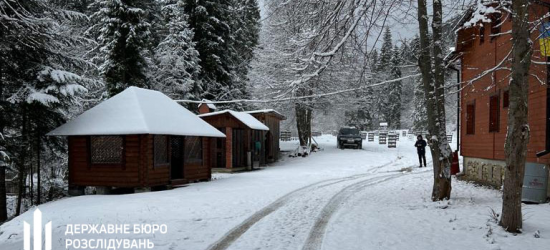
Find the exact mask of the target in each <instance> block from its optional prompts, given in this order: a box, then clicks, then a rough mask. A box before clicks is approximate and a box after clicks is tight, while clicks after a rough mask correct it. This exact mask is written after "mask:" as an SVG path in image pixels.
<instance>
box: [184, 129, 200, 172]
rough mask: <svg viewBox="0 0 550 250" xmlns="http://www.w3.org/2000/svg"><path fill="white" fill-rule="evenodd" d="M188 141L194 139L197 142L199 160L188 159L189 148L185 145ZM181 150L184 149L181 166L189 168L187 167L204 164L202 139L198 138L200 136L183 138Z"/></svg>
mask: <svg viewBox="0 0 550 250" xmlns="http://www.w3.org/2000/svg"><path fill="white" fill-rule="evenodd" d="M190 139H195V140H197V141H198V143H199V155H200V159H198V158H194V159H190V158H189V155H190V154H189V152H190V151H189V150H190V148H189V147H188V145H187V142H188V140H190ZM183 148H184V153H183V165H184V166H189V165H203V164H204V161H205V157H204V143H203V138H202V137H200V136H185V137H184V138H183Z"/></svg>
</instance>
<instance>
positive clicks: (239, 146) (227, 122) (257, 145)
mask: <svg viewBox="0 0 550 250" xmlns="http://www.w3.org/2000/svg"><path fill="white" fill-rule="evenodd" d="M205 106H207V105H202V106H201V107H205ZM201 107H199V110H202V111H203V112H204V111H205V110H206V109H201ZM209 110H211V109H209ZM199 117H200V118H202V119H204V121H206V122H208V123H209V124H210V125H212V126H214V127H216V128H217V129H218V130H219V131H221V132H222V133H224V134H225V136H226V137H225V138H220V139H217V140H216V142H215V143H212V144H211V145H210V148H209V150H210V155H211V156H212V168H216V169H217V170H222V171H223V170H225V171H229V172H232V171H239V170H245V169H251V168H252V167H253V166H252V165H253V164H254V163H256V164H257V165H259V164H261V162H265V160H264V159H262V158H263V157H264V156H265V153H264V152H265V146H263V145H262V142H263V141H264V138H265V134H266V132H268V131H269V128H268V127H267V126H265V125H264V124H262V123H261V122H260V121H258V120H257V119H256V118H254V117H253V116H251V115H250V114H247V113H243V112H237V111H233V110H222V111H217V112H210V113H203V114H200V115H199ZM249 157H250V158H249Z"/></svg>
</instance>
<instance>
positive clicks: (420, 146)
mask: <svg viewBox="0 0 550 250" xmlns="http://www.w3.org/2000/svg"><path fill="white" fill-rule="evenodd" d="M416 139H417V140H416V143H415V144H414V146H415V147H416V152H417V153H418V160H419V161H420V167H422V159H424V167H426V145H427V143H426V141H425V140H424V139H422V136H421V135H419V136H418V137H416Z"/></svg>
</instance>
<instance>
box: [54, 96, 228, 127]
mask: <svg viewBox="0 0 550 250" xmlns="http://www.w3.org/2000/svg"><path fill="white" fill-rule="evenodd" d="M125 134H162V135H188V136H207V137H225V135H224V134H223V133H221V132H220V131H218V130H217V129H216V128H214V127H212V126H211V125H210V124H208V123H207V122H205V121H203V120H202V119H200V118H199V117H197V116H196V115H195V114H193V113H191V112H190V111H189V110H187V109H186V108H184V107H182V106H181V105H179V104H178V103H176V102H175V101H173V100H172V99H170V98H169V97H168V96H166V95H164V94H163V93H161V92H158V91H154V90H147V89H141V88H137V87H129V88H127V89H126V90H124V91H122V92H120V93H119V94H117V95H115V96H113V97H111V98H109V99H107V100H105V101H103V102H101V103H100V104H98V105H96V106H95V107H93V108H91V109H89V110H87V111H86V112H84V113H82V114H81V115H79V116H77V117H76V118H74V119H73V120H71V121H69V122H67V123H66V124H64V125H62V126H61V127H59V128H56V129H54V130H53V131H51V132H50V133H48V135H50V136H55V135H125Z"/></svg>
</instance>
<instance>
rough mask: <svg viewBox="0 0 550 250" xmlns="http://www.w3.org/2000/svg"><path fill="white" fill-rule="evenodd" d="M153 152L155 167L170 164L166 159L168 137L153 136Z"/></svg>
mask: <svg viewBox="0 0 550 250" xmlns="http://www.w3.org/2000/svg"><path fill="white" fill-rule="evenodd" d="M153 141H154V142H153V145H154V148H153V152H154V157H155V166H157V165H166V164H168V163H170V161H169V159H170V158H169V157H168V154H169V152H168V136H166V135H155V136H154V137H153Z"/></svg>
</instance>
